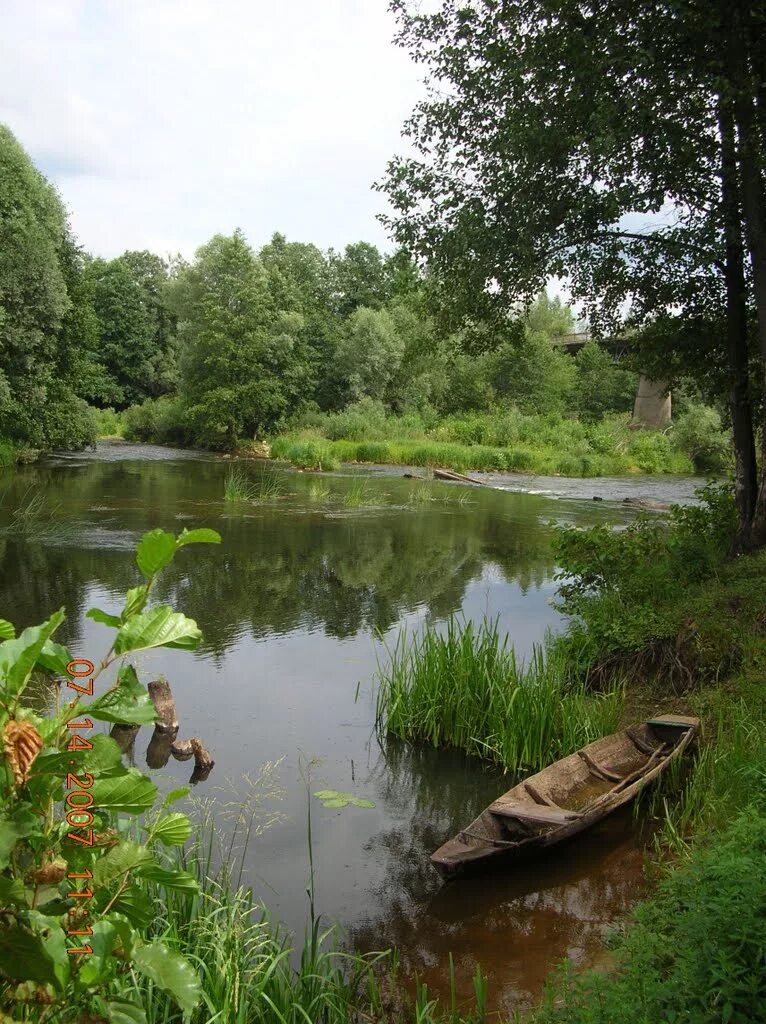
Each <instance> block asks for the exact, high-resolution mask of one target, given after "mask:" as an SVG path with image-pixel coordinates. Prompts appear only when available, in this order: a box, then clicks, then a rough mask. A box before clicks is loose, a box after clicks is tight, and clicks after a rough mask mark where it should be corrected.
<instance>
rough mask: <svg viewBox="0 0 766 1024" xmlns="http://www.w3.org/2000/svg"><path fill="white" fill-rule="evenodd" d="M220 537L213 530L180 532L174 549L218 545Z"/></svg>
mask: <svg viewBox="0 0 766 1024" xmlns="http://www.w3.org/2000/svg"><path fill="white" fill-rule="evenodd" d="M220 543H221V535H220V533H217V532H216V531H215V530H208V529H204V528H203V529H199V530H186V529H184V530H182V531H181V533H180V534H179V535H178V540H177V541H176V547H179V548H182V547H185V545H187V544H220Z"/></svg>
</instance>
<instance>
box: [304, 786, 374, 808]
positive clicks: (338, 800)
mask: <svg viewBox="0 0 766 1024" xmlns="http://www.w3.org/2000/svg"><path fill="white" fill-rule="evenodd" d="M314 796H315V797H316V798H317V800H321V801H322V807H330V808H334V807H348V806H349V804H350V805H351V806H352V807H374V806H375V802H374V801H373V800H365V799H364V797H361V796H354V794H353V793H339V792H338V791H337V789H319V790H317V791H316V793H314Z"/></svg>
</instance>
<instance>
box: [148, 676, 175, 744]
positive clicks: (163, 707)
mask: <svg viewBox="0 0 766 1024" xmlns="http://www.w3.org/2000/svg"><path fill="white" fill-rule="evenodd" d="M149 696H150V697H151V698H152V702H153V703H154V706H155V708H156V709H157V715H158V720H157V724H156V726H155V728H157V729H159V731H160V732H166V733H173V734H175V733H177V732H178V716H177V715H176V702H175V701H174V700H173V693H172V691H171V689H170V683H169V682H168V681H167V679H166V678H165V677H164V676H159V678H157V679H154V680H153V681H152V682H151V683H149Z"/></svg>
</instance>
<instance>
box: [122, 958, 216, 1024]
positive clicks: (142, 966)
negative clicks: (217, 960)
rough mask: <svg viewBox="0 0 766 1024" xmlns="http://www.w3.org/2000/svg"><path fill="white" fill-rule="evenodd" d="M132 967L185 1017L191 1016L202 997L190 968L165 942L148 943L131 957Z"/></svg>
mask: <svg viewBox="0 0 766 1024" xmlns="http://www.w3.org/2000/svg"><path fill="white" fill-rule="evenodd" d="M133 966H134V967H135V968H136V970H137V971H139V972H140V973H141V974H143V975H144V976H145V977H147V978H149V980H150V981H153V982H154V984H155V985H157V987H158V988H161V989H162V990H163V991H165V992H169V993H170V995H171V996H173V998H174V999H175V1001H176V1002H177V1003H178V1005H179V1006H180V1008H181V1009H182V1010H183V1012H184V1013H191V1011H192V1010H193V1009H194V1007H195V1006H196V1005H197V1003H198V1002H199V1000H200V996H201V994H202V991H201V987H200V982H199V978H198V976H197V973H196V972H195V970H194V968H193V967H192V965H191V964H190V963H189V961H188V960H186V959H185V958H184V957H182V956H181V955H180V954H178V953H174V952H173V951H172V950H171V949H169V948H168V947H167V946H166V945H165V943H164V942H159V941H155V942H149V943H147V945H145V946H140V947H139V948H138V949H137V950H136V951H135V953H134V954H133Z"/></svg>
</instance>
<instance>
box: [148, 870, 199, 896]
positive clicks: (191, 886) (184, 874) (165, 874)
mask: <svg viewBox="0 0 766 1024" xmlns="http://www.w3.org/2000/svg"><path fill="white" fill-rule="evenodd" d="M136 877H137V878H143V880H144V881H146V882H157V884H158V885H161V886H162V887H163V888H164V889H176V890H178V892H185V893H188V894H189V895H190V896H194V895H195V894H196V893H197V892H199V883H198V882H197V879H196V878H194V877H193V876H192V875H190V874H189V872H188V871H177V870H174V869H167V868H161V867H159V865H157V864H146V865H142V866H141V867H140V868H137V869H136Z"/></svg>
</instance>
